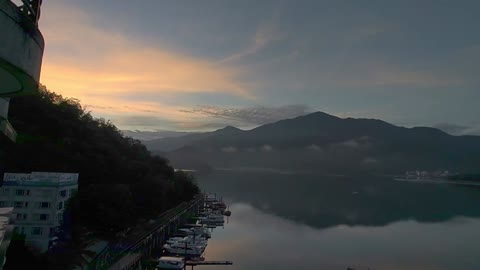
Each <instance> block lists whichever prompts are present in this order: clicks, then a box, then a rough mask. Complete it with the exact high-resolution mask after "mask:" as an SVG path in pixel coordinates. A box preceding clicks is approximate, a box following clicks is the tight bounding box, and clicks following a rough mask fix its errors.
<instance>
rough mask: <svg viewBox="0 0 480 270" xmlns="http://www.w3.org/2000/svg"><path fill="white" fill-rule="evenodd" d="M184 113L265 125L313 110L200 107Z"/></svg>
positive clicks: (291, 106)
mask: <svg viewBox="0 0 480 270" xmlns="http://www.w3.org/2000/svg"><path fill="white" fill-rule="evenodd" d="M182 112H187V113H192V114H201V115H206V116H211V117H215V118H223V119H229V120H234V121H239V122H242V123H246V124H253V125H263V124H267V123H272V122H275V121H279V120H283V119H288V118H294V117H297V116H301V115H305V114H308V113H309V112H311V109H310V108H309V107H308V106H306V105H285V106H278V107H266V106H255V107H247V108H222V107H217V106H198V107H196V108H194V109H191V110H183V111H182Z"/></svg>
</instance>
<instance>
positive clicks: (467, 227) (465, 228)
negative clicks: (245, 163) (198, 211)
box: [204, 203, 480, 270]
mask: <svg viewBox="0 0 480 270" xmlns="http://www.w3.org/2000/svg"><path fill="white" fill-rule="evenodd" d="M231 209H232V212H233V215H232V217H230V219H229V224H228V225H227V226H225V228H224V229H221V228H219V229H216V230H215V231H214V235H213V237H212V238H211V239H210V242H209V246H208V248H207V251H206V257H207V258H208V259H209V260H210V259H211V260H224V259H229V260H233V261H234V265H233V266H228V269H231V270H247V269H267V270H280V269H325V270H328V269H332V270H333V269H341V270H345V269H346V268H347V266H350V267H355V268H356V269H368V268H370V269H372V270H373V269H383V270H388V269H392V270H394V269H395V270H396V269H405V270H406V269H409V270H416V269H418V270H428V269H479V268H480V261H479V260H480V259H479V258H480V249H479V248H478V246H479V243H480V230H478V228H480V220H478V219H471V218H456V219H453V220H451V221H447V222H442V223H418V222H416V221H400V222H395V223H391V224H389V225H387V226H384V227H368V226H353V227H351V226H346V225H338V226H335V227H330V228H328V229H315V228H312V227H309V226H306V225H302V224H299V223H296V222H293V221H289V220H286V219H284V218H280V217H276V216H274V215H272V214H268V213H265V212H263V211H261V210H258V209H255V208H253V207H252V206H251V205H248V204H242V203H236V204H233V205H232V206H231ZM204 269H207V268H204Z"/></svg>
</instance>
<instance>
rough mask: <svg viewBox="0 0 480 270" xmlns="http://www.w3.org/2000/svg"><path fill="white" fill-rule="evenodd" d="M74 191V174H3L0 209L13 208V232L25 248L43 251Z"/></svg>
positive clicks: (56, 228)
mask: <svg viewBox="0 0 480 270" xmlns="http://www.w3.org/2000/svg"><path fill="white" fill-rule="evenodd" d="M77 190H78V174H77V173H53V172H32V173H5V175H4V178H3V185H2V187H1V188H0V207H13V217H14V221H13V224H14V227H15V229H14V232H15V233H18V234H23V235H25V243H26V245H27V246H29V247H31V248H34V249H36V250H38V251H40V252H45V251H47V250H48V249H49V248H50V246H51V245H52V244H53V243H54V241H55V239H56V238H55V234H56V232H57V231H58V227H59V226H60V224H61V221H62V218H63V211H64V209H65V206H66V203H67V201H68V199H69V198H70V197H72V195H73V194H75V192H77Z"/></svg>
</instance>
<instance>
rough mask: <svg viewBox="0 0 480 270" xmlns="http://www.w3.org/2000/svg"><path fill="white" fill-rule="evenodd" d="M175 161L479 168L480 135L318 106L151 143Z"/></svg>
mask: <svg viewBox="0 0 480 270" xmlns="http://www.w3.org/2000/svg"><path fill="white" fill-rule="evenodd" d="M146 145H147V147H148V148H149V150H150V151H152V152H158V151H161V152H167V154H166V155H167V157H168V158H169V159H170V160H171V162H172V163H173V165H174V166H181V167H184V165H185V164H188V165H192V164H195V162H199V163H202V164H208V165H210V166H212V167H217V168H218V167H221V168H238V167H250V168H284V169H285V168H288V169H294V170H315V171H325V172H350V171H351V172H358V171H368V172H385V173H387V172H388V173H400V172H403V171H405V170H415V169H421V170H452V171H478V170H479V169H478V164H479V163H480V137H479V136H452V135H449V134H447V133H445V132H443V131H441V130H439V129H435V128H428V127H414V128H404V127H399V126H395V125H392V124H389V123H387V122H384V121H381V120H376V119H354V118H339V117H335V116H332V115H329V114H326V113H322V112H316V113H312V114H309V115H305V116H300V117H297V118H293V119H286V120H281V121H278V122H275V123H271V124H266V125H262V126H259V127H257V128H254V129H252V130H240V129H237V128H234V127H226V128H223V129H219V130H216V131H213V132H207V133H200V134H189V135H186V136H181V137H176V138H164V139H159V140H153V141H150V142H147V143H146Z"/></svg>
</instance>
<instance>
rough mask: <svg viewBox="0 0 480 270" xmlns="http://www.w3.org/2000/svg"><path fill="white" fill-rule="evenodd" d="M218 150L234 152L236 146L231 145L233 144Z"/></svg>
mask: <svg viewBox="0 0 480 270" xmlns="http://www.w3.org/2000/svg"><path fill="white" fill-rule="evenodd" d="M220 150H222V152H225V153H235V152H237V148H236V147H233V146H227V147H223V148H222V149H220Z"/></svg>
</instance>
